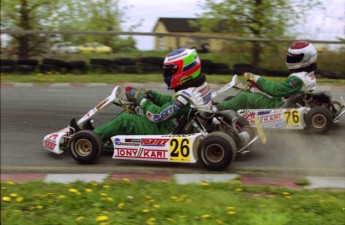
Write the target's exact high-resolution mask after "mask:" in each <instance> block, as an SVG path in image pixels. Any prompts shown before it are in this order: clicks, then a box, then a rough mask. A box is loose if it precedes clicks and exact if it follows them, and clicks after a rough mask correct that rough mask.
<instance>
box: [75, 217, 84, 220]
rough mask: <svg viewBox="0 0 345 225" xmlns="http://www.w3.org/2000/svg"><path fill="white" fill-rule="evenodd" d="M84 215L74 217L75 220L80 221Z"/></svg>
mask: <svg viewBox="0 0 345 225" xmlns="http://www.w3.org/2000/svg"><path fill="white" fill-rule="evenodd" d="M84 218H85V217H83V216H78V217H77V218H75V220H76V221H82V220H83V219H84Z"/></svg>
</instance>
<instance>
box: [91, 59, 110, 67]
mask: <svg viewBox="0 0 345 225" xmlns="http://www.w3.org/2000/svg"><path fill="white" fill-rule="evenodd" d="M90 64H91V65H99V66H104V67H108V66H111V60H110V59H90Z"/></svg>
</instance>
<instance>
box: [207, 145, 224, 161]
mask: <svg viewBox="0 0 345 225" xmlns="http://www.w3.org/2000/svg"><path fill="white" fill-rule="evenodd" d="M205 156H206V158H207V160H209V161H210V162H213V163H215V162H219V161H221V160H222V159H223V158H224V149H223V148H222V146H220V145H219V144H212V145H209V146H208V147H207V148H206V149H205Z"/></svg>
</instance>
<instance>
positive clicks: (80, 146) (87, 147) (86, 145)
mask: <svg viewBox="0 0 345 225" xmlns="http://www.w3.org/2000/svg"><path fill="white" fill-rule="evenodd" d="M74 146H75V147H74V150H75V152H76V153H77V154H78V155H80V156H88V155H89V154H90V153H91V152H92V144H91V142H90V141H89V140H86V139H80V140H78V141H77V142H76V143H75V145H74Z"/></svg>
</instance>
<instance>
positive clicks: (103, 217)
mask: <svg viewBox="0 0 345 225" xmlns="http://www.w3.org/2000/svg"><path fill="white" fill-rule="evenodd" d="M108 219H109V218H108V217H107V216H97V218H96V221H97V222H104V221H107V220H108Z"/></svg>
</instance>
